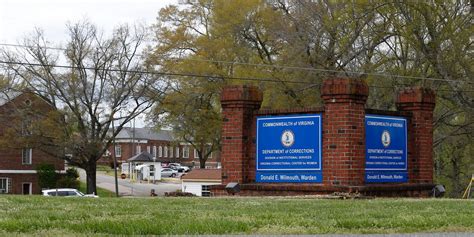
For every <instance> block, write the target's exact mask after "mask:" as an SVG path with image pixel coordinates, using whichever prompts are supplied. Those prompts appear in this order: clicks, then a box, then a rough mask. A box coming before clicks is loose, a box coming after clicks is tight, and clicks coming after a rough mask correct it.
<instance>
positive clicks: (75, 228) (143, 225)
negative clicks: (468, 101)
mask: <svg viewBox="0 0 474 237" xmlns="http://www.w3.org/2000/svg"><path fill="white" fill-rule="evenodd" d="M0 213H1V214H0V235H12V234H23V235H31V234H34V235H45V236H50V235H96V234H105V235H132V234H133V235H164V234H187V235H189V234H326V233H412V232H456V231H462V232H474V221H473V217H474V214H473V213H474V201H472V200H448V199H424V200H418V199H372V200H320V199H311V198H194V197H193V198H58V197H42V196H10V195H2V196H0Z"/></svg>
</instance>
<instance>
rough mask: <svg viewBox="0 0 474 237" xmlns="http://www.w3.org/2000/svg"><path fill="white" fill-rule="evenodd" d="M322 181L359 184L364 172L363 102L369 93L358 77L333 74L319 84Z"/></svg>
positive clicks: (332, 183) (335, 183) (329, 183)
mask: <svg viewBox="0 0 474 237" xmlns="http://www.w3.org/2000/svg"><path fill="white" fill-rule="evenodd" d="M321 94H322V98H323V100H324V116H323V130H324V133H323V145H322V146H323V147H322V149H323V182H324V184H327V185H363V184H364V174H365V170H364V169H365V127H364V121H365V102H366V100H367V96H368V94H369V88H368V86H367V84H366V83H365V82H364V81H362V80H353V79H349V78H335V79H330V80H325V81H324V83H323V87H322V93H321Z"/></svg>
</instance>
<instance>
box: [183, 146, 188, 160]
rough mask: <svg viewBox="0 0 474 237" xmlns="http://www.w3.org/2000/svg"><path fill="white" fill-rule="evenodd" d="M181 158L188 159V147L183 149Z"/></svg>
mask: <svg viewBox="0 0 474 237" xmlns="http://www.w3.org/2000/svg"><path fill="white" fill-rule="evenodd" d="M183 158H189V146H184V147H183Z"/></svg>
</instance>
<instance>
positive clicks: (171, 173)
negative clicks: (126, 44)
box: [161, 168, 178, 178]
mask: <svg viewBox="0 0 474 237" xmlns="http://www.w3.org/2000/svg"><path fill="white" fill-rule="evenodd" d="M176 176H178V171H177V170H174V169H170V168H164V169H161V177H173V178H174V177H176Z"/></svg>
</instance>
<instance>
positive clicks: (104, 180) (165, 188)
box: [78, 169, 181, 197]
mask: <svg viewBox="0 0 474 237" xmlns="http://www.w3.org/2000/svg"><path fill="white" fill-rule="evenodd" d="M78 171H79V175H80V179H81V181H83V182H86V172H85V171H84V170H83V169H78ZM96 176H97V180H96V183H97V187H101V188H104V189H107V190H110V191H112V192H115V179H114V177H112V176H109V175H106V174H103V173H100V172H97V175H96ZM170 180H171V179H170ZM173 180H174V181H165V182H164V181H161V182H157V183H156V184H152V183H148V182H145V181H142V182H141V183H139V182H130V180H129V179H120V177H119V179H118V183H119V185H118V186H119V187H118V189H119V194H120V196H141V197H144V196H150V191H151V190H152V189H155V193H156V194H157V195H158V196H164V195H165V192H174V191H176V190H181V180H179V179H173Z"/></svg>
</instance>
